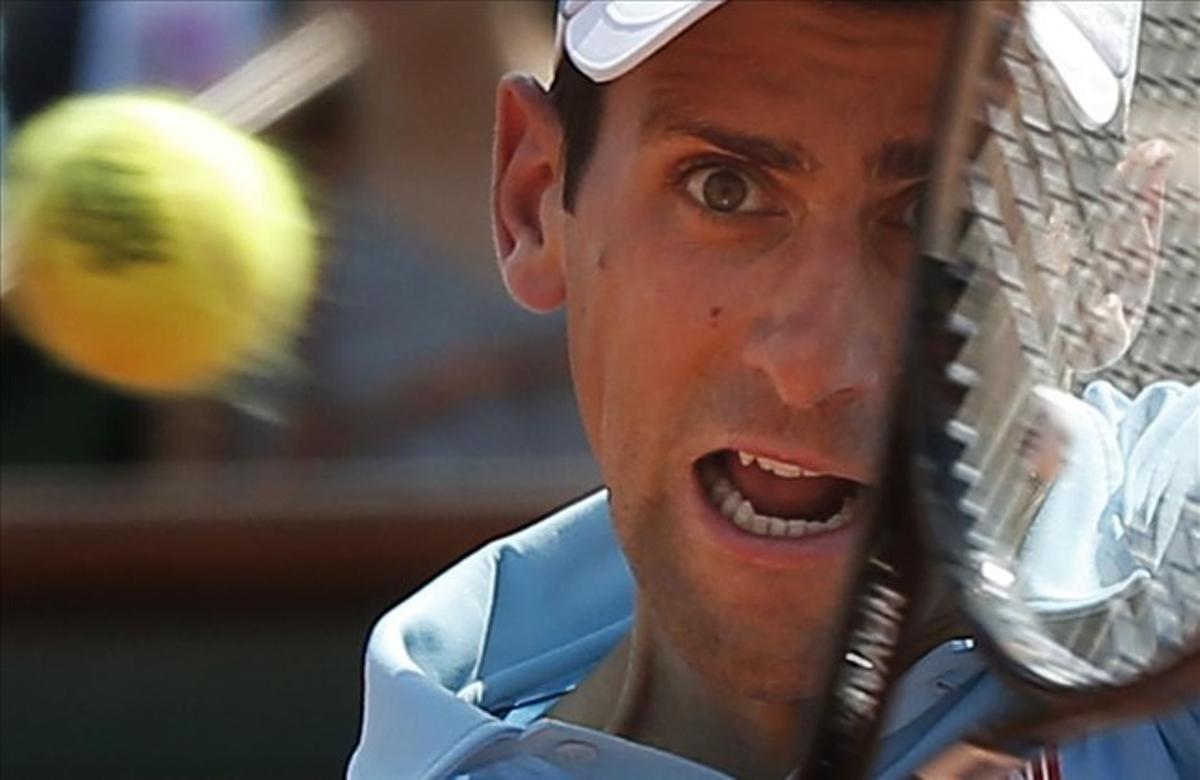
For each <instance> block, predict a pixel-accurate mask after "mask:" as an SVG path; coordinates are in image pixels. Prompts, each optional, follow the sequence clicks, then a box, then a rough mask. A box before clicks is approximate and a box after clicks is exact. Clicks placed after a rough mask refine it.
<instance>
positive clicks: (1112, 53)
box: [556, 0, 1142, 127]
mask: <svg viewBox="0 0 1200 780" xmlns="http://www.w3.org/2000/svg"><path fill="white" fill-rule="evenodd" d="M724 2H725V0H561V2H560V3H559V7H558V25H557V32H556V41H557V50H558V52H559V54H560V56H561V54H563V53H565V54H566V56H568V57H570V58H571V62H573V63H574V64H575V67H576V68H578V69H579V70H580V72H582V73H583V74H584V75H585V76H587V77H588V78H590V79H591V80H592V81H595V82H597V83H603V82H606V81H612V80H613V79H616V78H618V77H620V76H623V75H624V74H626V73H628V72H629V71H630V70H632V69H633V68H635V67H636V66H638V65H639V64H641V63H642V62H644V61H645V60H646V59H647V58H649V57H650V56H651V55H652V54H654V53H655V52H657V51H658V50H659V49H661V48H662V47H663V46H666V45H667V44H668V43H670V42H671V41H672V40H674V39H675V37H676V36H678V35H679V34H680V33H682V32H683V31H684V30H686V29H687V28H689V27H690V26H692V25H693V24H695V23H696V22H697V21H699V20H700V19H702V18H703V17H704V16H706V15H707V14H709V13H711V12H712V11H714V10H716V9H717V8H720V7H721V5H722V4H723V3H724ZM1023 7H1024V11H1025V18H1026V21H1027V22H1028V24H1029V27H1030V31H1031V33H1032V36H1033V39H1034V42H1035V43H1036V45H1037V46H1038V47H1039V48H1040V49H1042V50H1043V51H1044V53H1045V55H1046V57H1047V59H1048V60H1049V61H1050V62H1051V64H1053V65H1054V68H1055V70H1056V71H1057V72H1058V74H1059V76H1060V77H1061V78H1062V81H1063V84H1064V86H1065V87H1066V91H1067V94H1068V95H1070V97H1071V103H1072V109H1073V110H1074V112H1075V115H1076V118H1077V119H1078V120H1079V121H1080V122H1081V123H1083V124H1084V125H1085V126H1088V127H1099V126H1102V125H1105V124H1107V123H1109V122H1110V121H1112V120H1113V118H1114V117H1115V116H1116V115H1117V113H1118V111H1119V110H1120V109H1123V108H1127V107H1128V102H1129V95H1130V92H1131V91H1132V89H1131V88H1132V85H1133V77H1134V72H1135V70H1136V62H1137V41H1138V31H1139V21H1140V19H1141V10H1142V0H1116V1H1115V2H1062V1H1061V0H1031V1H1030V2H1026V3H1024V4H1023Z"/></svg>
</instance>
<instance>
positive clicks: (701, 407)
mask: <svg viewBox="0 0 1200 780" xmlns="http://www.w3.org/2000/svg"><path fill="white" fill-rule="evenodd" d="M950 21H951V19H950V14H949V13H948V11H947V10H946V9H945V8H938V7H936V6H933V7H915V8H914V7H898V8H897V7H892V8H888V7H885V6H879V5H876V4H871V5H869V6H866V7H859V6H854V5H845V4H808V3H776V2H771V3H753V2H733V3H730V4H729V5H727V6H724V7H722V8H721V9H719V10H717V11H715V12H713V13H712V14H710V15H709V16H707V17H706V18H704V19H703V20H701V21H700V22H699V23H698V24H697V25H696V26H695V27H694V28H692V29H690V30H688V31H687V32H686V33H685V34H684V35H682V36H681V37H679V38H678V39H677V40H675V41H672V42H671V43H670V44H669V45H668V46H666V47H665V48H664V49H663V50H662V51H661V52H659V53H658V54H656V55H655V56H653V57H651V58H650V59H649V60H648V61H647V62H645V63H644V64H642V65H640V66H639V67H637V68H635V69H634V70H633V71H632V72H631V73H629V74H628V75H626V76H623V77H621V78H620V79H618V80H616V81H615V82H613V83H612V84H611V85H610V86H608V87H607V88H606V92H605V95H604V101H605V102H604V108H603V116H602V120H601V123H600V127H599V135H598V141H597V144H596V147H595V150H594V153H593V156H592V158H591V160H590V162H589V163H588V167H587V168H586V170H585V172H584V175H583V177H582V179H581V181H580V183H579V189H578V191H577V194H576V195H577V196H576V199H575V202H574V207H573V208H572V209H571V210H570V212H567V213H564V215H563V216H562V220H563V221H562V225H563V227H562V243H563V251H562V253H561V254H562V258H563V260H562V264H561V273H562V274H563V281H564V284H565V300H566V307H567V313H568V324H569V343H570V353H571V365H572V371H573V374H574V378H575V383H576V391H577V395H578V399H579V404H580V408H581V413H582V416H583V420H584V425H585V428H586V430H587V433H588V436H589V439H590V441H591V444H592V447H593V449H594V451H595V453H596V455H597V457H598V459H599V461H600V464H601V467H602V469H603V472H604V476H605V478H606V482H607V484H608V486H609V488H610V490H611V501H612V509H613V518H614V523H615V525H616V529H617V533H618V535H619V537H620V539H621V542H622V545H623V547H624V549H625V551H626V553H627V555H628V557H629V559H630V562H631V565H632V567H633V569H634V573H635V576H636V578H637V582H638V586H639V593H640V607H639V608H640V610H641V614H640V618H641V621H642V623H643V624H645V625H647V626H652V627H653V628H652V629H651V630H653V631H654V632H660V631H661V634H662V636H664V637H665V638H666V639H667V641H668V643H669V644H670V646H671V647H673V648H674V650H675V651H676V652H678V653H679V654H680V655H681V656H682V657H683V659H684V660H685V661H686V662H687V663H688V664H689V665H690V666H691V667H692V668H694V669H696V670H698V671H700V672H701V673H702V674H703V675H704V676H705V677H706V678H707V679H710V680H713V681H714V682H716V683H717V684H718V685H720V686H723V687H724V686H732V687H734V688H736V689H738V690H741V691H743V692H746V693H749V694H751V695H755V696H760V697H763V698H765V699H772V700H786V699H794V698H799V697H803V696H805V695H807V694H808V693H809V692H810V691H811V689H812V686H813V685H816V684H818V680H817V679H816V678H817V676H818V675H819V672H817V671H816V668H817V664H816V661H817V660H818V655H819V653H821V652H822V651H823V650H824V647H825V643H826V642H827V641H828V637H829V629H830V628H831V625H832V623H833V621H834V620H836V615H837V614H838V610H837V608H836V604H837V603H838V601H839V598H840V593H841V590H842V588H843V587H844V584H845V580H846V577H847V569H848V563H847V561H848V558H849V557H850V554H851V552H852V550H853V549H854V547H855V545H856V544H857V542H858V539H859V534H858V533H857V531H858V528H859V527H860V524H856V523H855V522H853V519H852V515H853V512H852V510H853V508H854V505H855V503H856V501H855V499H856V498H857V497H859V496H861V494H862V493H863V492H864V486H866V485H869V484H870V483H871V482H872V475H873V472H874V471H875V468H876V464H875V458H876V452H877V450H878V445H879V443H880V441H881V436H882V434H883V430H884V419H883V418H884V411H885V405H886V401H887V397H888V389H889V381H890V377H891V376H892V374H893V373H894V369H895V366H896V363H897V355H896V353H897V341H898V330H899V329H900V327H901V322H902V319H903V314H902V312H903V311H904V307H905V303H906V284H907V269H908V267H909V264H910V263H911V262H912V255H913V251H914V232H913V225H914V222H915V212H916V207H917V203H918V199H919V195H920V190H921V184H922V179H923V177H924V176H925V174H926V173H927V168H928V163H929V144H930V141H931V128H932V124H933V121H932V119H933V117H932V114H933V105H934V100H935V95H936V92H937V84H938V76H939V67H938V65H939V61H940V59H941V56H942V53H943V49H944V45H943V44H944V39H945V38H946V36H947V34H948V31H949V24H950ZM860 503H861V502H860ZM798 669H801V670H803V669H812V670H813V679H811V680H809V679H802V678H799V677H798V675H797V671H796V670H798Z"/></svg>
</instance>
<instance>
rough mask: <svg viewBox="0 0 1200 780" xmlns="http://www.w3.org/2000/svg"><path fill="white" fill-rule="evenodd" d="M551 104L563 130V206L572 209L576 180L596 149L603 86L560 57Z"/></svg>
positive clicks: (576, 185) (602, 109)
mask: <svg viewBox="0 0 1200 780" xmlns="http://www.w3.org/2000/svg"><path fill="white" fill-rule="evenodd" d="M550 103H551V105H553V106H554V110H555V111H556V112H558V120H559V122H561V123H562V130H563V160H562V162H563V195H562V200H563V208H565V209H566V210H567V211H572V210H574V208H575V195H576V193H577V191H578V190H579V181H580V179H581V178H583V173H584V171H585V169H586V168H587V164H588V161H589V160H591V157H592V152H593V151H594V150H595V148H596V138H597V136H598V134H599V131H600V118H601V115H602V114H603V112H604V86H603V85H601V84H597V83H596V82H594V81H592V80H591V79H589V78H588V77H587V76H585V75H583V73H581V72H580V71H579V69H578V68H577V67H575V64H574V63H573V62H571V59H570V57H567V56H565V55H564V56H563V57H562V58H561V59H560V60H559V63H558V66H557V67H556V68H555V69H554V80H553V81H551V82H550Z"/></svg>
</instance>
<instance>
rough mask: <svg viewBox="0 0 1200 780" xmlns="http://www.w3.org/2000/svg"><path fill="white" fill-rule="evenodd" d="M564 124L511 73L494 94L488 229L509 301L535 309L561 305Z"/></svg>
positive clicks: (528, 80)
mask: <svg viewBox="0 0 1200 780" xmlns="http://www.w3.org/2000/svg"><path fill="white" fill-rule="evenodd" d="M561 149H562V129H561V124H560V122H559V120H558V115H557V113H556V112H555V110H554V107H553V106H552V105H551V104H550V99H549V96H548V95H547V94H546V92H545V90H544V89H542V87H541V86H540V85H538V83H537V82H536V81H535V80H534V79H533V78H532V77H531V76H526V75H523V74H509V75H507V76H505V77H504V78H503V79H501V80H500V85H499V87H498V88H497V91H496V142H495V148H494V150H493V159H492V232H493V234H494V235H495V239H496V256H497V259H498V260H499V261H500V273H501V275H502V276H503V277H504V284H505V286H506V287H508V292H509V294H510V295H512V297H513V299H514V300H516V301H517V302H518V303H520V304H521V305H522V306H524V307H525V308H527V309H530V310H532V311H535V312H548V311H553V310H554V309H557V308H558V307H559V306H561V305H562V303H563V299H564V298H565V296H566V292H565V291H566V279H565V273H564V269H563V235H562V232H563V231H562V228H563V218H564V215H563V208H562V191H561V187H562V184H561V181H562V179H561V176H560V160H561Z"/></svg>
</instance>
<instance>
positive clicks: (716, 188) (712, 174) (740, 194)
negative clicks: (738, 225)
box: [684, 166, 768, 214]
mask: <svg viewBox="0 0 1200 780" xmlns="http://www.w3.org/2000/svg"><path fill="white" fill-rule="evenodd" d="M684 189H686V190H687V193H688V195H690V196H691V198H692V199H693V200H694V201H696V203H698V204H699V205H701V206H703V207H704V208H706V209H708V210H709V211H715V212H717V213H719V214H738V213H740V214H749V213H755V212H765V211H767V210H768V209H767V205H768V204H767V198H766V196H765V195H764V194H763V192H762V188H761V187H760V186H759V185H758V184H757V183H756V182H755V181H754V180H753V179H751V178H750V177H749V176H747V175H746V174H744V173H741V172H740V171H738V170H736V169H734V168H730V167H728V166H710V167H706V168H699V169H696V170H694V171H692V172H691V173H689V174H688V175H687V177H686V178H685V179H684Z"/></svg>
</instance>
